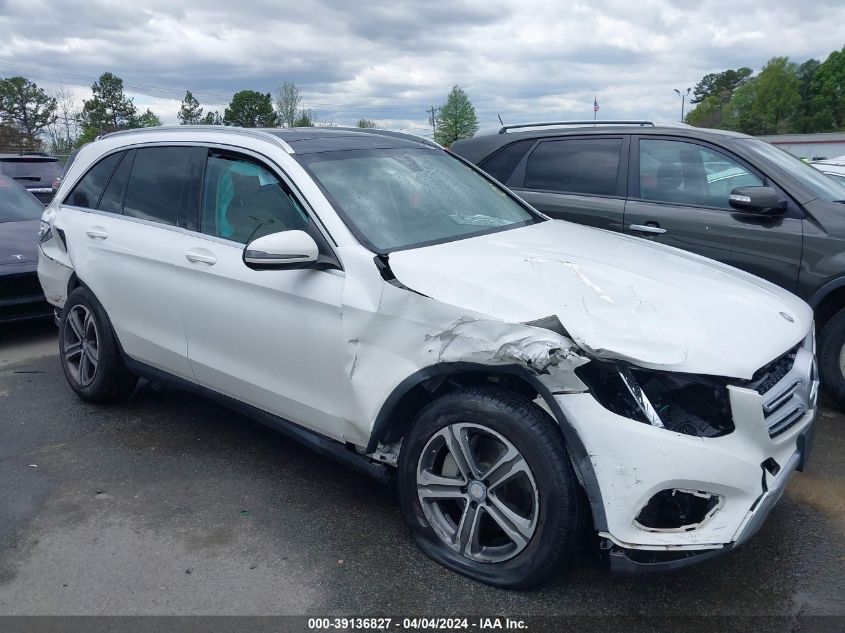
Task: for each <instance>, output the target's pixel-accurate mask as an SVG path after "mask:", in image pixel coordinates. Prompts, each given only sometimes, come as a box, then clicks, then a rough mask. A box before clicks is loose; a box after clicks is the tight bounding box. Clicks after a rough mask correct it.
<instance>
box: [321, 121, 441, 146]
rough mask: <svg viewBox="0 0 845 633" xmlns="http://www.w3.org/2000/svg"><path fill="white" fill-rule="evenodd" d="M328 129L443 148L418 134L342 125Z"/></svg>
mask: <svg viewBox="0 0 845 633" xmlns="http://www.w3.org/2000/svg"><path fill="white" fill-rule="evenodd" d="M330 129H332V130H343V131H345V132H363V133H364V134H377V135H378V136H392V137H394V138H403V139H405V140H406V141H413V142H415V143H422V144H423V145H428V146H430V147H436V148H438V149H443V146H442V145H440V144H439V143H437V142H436V141H432V140H431V139H429V138H426V137H424V136H420V135H419V134H410V133H409V132H394V131H393V130H382V129H379V128H374V127H351V126H343V125H337V126H332V127H331V128H330Z"/></svg>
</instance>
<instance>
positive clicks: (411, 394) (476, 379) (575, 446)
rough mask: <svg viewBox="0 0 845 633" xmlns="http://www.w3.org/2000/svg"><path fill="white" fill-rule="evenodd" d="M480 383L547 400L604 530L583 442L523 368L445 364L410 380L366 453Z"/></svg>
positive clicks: (392, 400) (387, 407)
mask: <svg viewBox="0 0 845 633" xmlns="http://www.w3.org/2000/svg"><path fill="white" fill-rule="evenodd" d="M406 383H407V384H406ZM479 385H496V386H498V387H500V388H502V389H506V390H508V391H511V392H514V393H518V394H520V395H523V396H525V397H527V398H528V399H530V400H535V399H537V397H541V398H543V400H544V401H545V402H546V404H547V405H548V406H549V408H550V409H551V410H552V412H553V415H552V417H553V418H555V421H556V425H555V426H556V427H557V428H558V429H559V430H560V432H561V435H562V437H563V440H564V443H565V444H566V448H567V451H568V453H569V457H570V459H571V460H572V464H573V467H574V468H575V472H576V474H577V476H578V481H579V484H580V486H581V489H582V490H583V492H584V493H585V495H586V497H587V499H588V503H589V506H590V510H591V514H592V519H593V526H594V528H595V529H596V530H599V531H601V530H606V529H607V518H606V516H605V513H604V503H603V501H602V495H601V488H600V487H599V484H598V480H597V478H596V474H595V470H594V469H593V465H592V462H591V460H590V457H589V455H588V454H587V451H586V449H585V447H584V444H583V442H582V441H581V438H580V437H579V436H578V434H577V433H576V432H575V430H574V429H573V428H572V427H571V426H570V425H569V423H568V422H567V421H566V420H565V419H564V416H563V412H562V411H561V410H560V406H559V405H558V403H557V402H556V401H555V400H554V398H553V397H552V395H551V392H549V391H548V390H547V389H546V388H545V387H544V386H542V384H541V383H540V382H539V381H537V379H536V378H533V377H532V376H530V375H527V374H526V372H525V370H524V368H522V367H518V366H497V367H489V366H485V365H477V364H474V363H447V364H445V365H442V366H438V367H432V368H428V369H425V370H423V371H422V372H420V374H416V375H414V376H411V377H409V378H408V379H407V380H406V382H405V383H402V384H400V385H399V387H397V388H396V390H395V391H394V393H393V394H392V395H391V396H390V397H389V398H388V399H387V401H386V402H385V404H384V406H383V407H382V410H381V412H380V413H379V416H378V418H377V419H376V423H375V425H374V427H373V434H372V437H371V438H370V443H369V445H368V446H367V448H366V452H367V453H372V452H374V451H375V450H376V448H377V447H378V444H379V443H385V444H390V443H393V442H396V441H398V440H399V439H401V438H402V437H403V436H404V435H405V432H406V431H407V430H408V427H409V426H410V424H411V422H413V421H414V419H415V418H416V416H417V414H418V413H419V412H420V411H421V410H422V408H423V407H425V406H426V405H427V404H428V403H429V402H431V401H432V400H433V399H434V398H436V397H438V396H440V395H442V394H444V393H448V392H449V391H452V390H454V389H459V388H465V387H472V386H479Z"/></svg>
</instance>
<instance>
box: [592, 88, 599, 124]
mask: <svg viewBox="0 0 845 633" xmlns="http://www.w3.org/2000/svg"><path fill="white" fill-rule="evenodd" d="M598 102H599V97H598V95H596V96H595V97H593V127H596V115H598V112H599V111H598V110H597V109H596V104H597V103H598Z"/></svg>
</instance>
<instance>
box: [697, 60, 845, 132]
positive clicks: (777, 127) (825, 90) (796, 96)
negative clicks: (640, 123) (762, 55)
mask: <svg viewBox="0 0 845 633" xmlns="http://www.w3.org/2000/svg"><path fill="white" fill-rule="evenodd" d="M690 103H693V104H697V105H696V107H695V109H694V110H692V111H690V112H689V114H687V116H686V118H685V121H686V122H687V123H689V124H690V125H695V126H696V127H710V128H718V129H724V130H734V131H737V132H744V133H746V134H789V133H813V132H835V131H839V130H845V47H843V48H842V50H841V51H833V52H832V53H831V54H830V55H828V57H827V59H825V60H824V61H823V62H820V61H819V60H817V59H808V60H807V61H805V62H803V63H801V64H798V63H795V62H792V61H790V60H789V58H788V57H773V58H772V59H770V60H769V61H768V62H767V63H766V65H765V66H763V68H762V69H761V70H760V72H759V73H757V74H756V75H755V74H754V71H753V70H752V69H751V68H747V67H742V68H737V69H730V70H725V71H723V72H719V73H711V74H709V75H705V76H704V77H703V78H702V79H701V81H699V82H698V83H697V84H696V86H695V88H694V90H693V98H692V99H691V100H690Z"/></svg>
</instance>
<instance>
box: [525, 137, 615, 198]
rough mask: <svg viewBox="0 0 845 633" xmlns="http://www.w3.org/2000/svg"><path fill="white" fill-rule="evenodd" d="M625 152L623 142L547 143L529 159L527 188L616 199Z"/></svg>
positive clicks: (570, 141) (566, 140)
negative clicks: (620, 164) (620, 168)
mask: <svg viewBox="0 0 845 633" xmlns="http://www.w3.org/2000/svg"><path fill="white" fill-rule="evenodd" d="M621 151H622V139H620V138H591V139H560V140H554V141H544V142H542V143H540V144H539V145H538V146H537V149H535V150H534V151H533V152H532V153H531V156H529V157H528V163H527V165H526V168H525V188H526V189H540V190H545V191H559V192H562V193H580V194H590V195H596V196H614V195H616V194H617V186H616V180H617V175H618V173H619V155H620V153H621Z"/></svg>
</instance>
